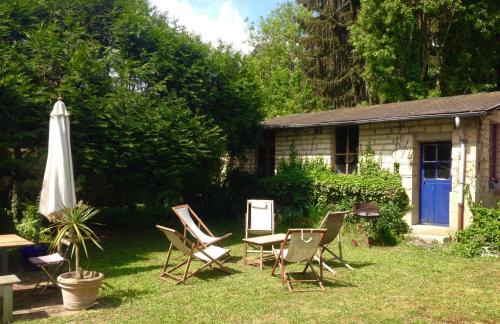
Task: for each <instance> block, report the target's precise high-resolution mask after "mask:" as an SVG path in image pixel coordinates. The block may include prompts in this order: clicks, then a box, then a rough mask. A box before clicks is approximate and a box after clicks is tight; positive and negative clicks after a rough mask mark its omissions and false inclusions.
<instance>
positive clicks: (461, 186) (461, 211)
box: [455, 116, 467, 231]
mask: <svg viewBox="0 0 500 324" xmlns="http://www.w3.org/2000/svg"><path fill="white" fill-rule="evenodd" d="M455 126H456V128H457V129H458V131H459V135H460V169H459V186H458V230H459V231H461V230H463V229H464V187H465V143H466V141H467V140H466V139H465V135H464V128H463V125H461V120H460V117H458V116H456V117H455Z"/></svg>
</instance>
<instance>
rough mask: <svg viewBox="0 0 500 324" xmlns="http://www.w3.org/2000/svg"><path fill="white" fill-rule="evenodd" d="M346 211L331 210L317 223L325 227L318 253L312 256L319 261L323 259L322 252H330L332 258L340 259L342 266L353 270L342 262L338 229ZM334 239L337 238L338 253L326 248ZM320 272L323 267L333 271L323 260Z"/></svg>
mask: <svg viewBox="0 0 500 324" xmlns="http://www.w3.org/2000/svg"><path fill="white" fill-rule="evenodd" d="M347 213H348V212H345V211H344V212H331V211H329V212H328V213H327V214H326V215H325V217H324V218H323V220H322V221H321V224H320V225H319V228H324V229H326V233H325V235H324V236H323V239H322V240H321V243H320V247H319V249H318V252H319V253H318V254H319V256H318V255H315V256H314V259H315V260H316V261H318V262H319V260H320V259H322V260H323V253H324V252H325V251H326V252H328V253H330V254H331V256H332V257H333V259H334V260H338V261H340V263H342V264H343V265H344V266H346V267H347V268H348V269H350V270H353V268H352V267H351V266H350V265H349V264H347V263H346V262H344V259H343V258H342V242H341V240H340V229H341V228H342V223H343V222H344V217H345V215H346V214H347ZM335 239H337V240H338V255H337V254H335V253H334V252H333V251H332V250H330V249H329V248H328V245H329V244H330V243H332V242H333V241H334V240H335ZM320 266H321V267H320V273H321V275H323V273H322V272H323V268H325V269H327V270H329V271H330V272H331V273H335V271H333V269H332V268H330V267H329V266H327V265H326V264H325V263H324V262H322V263H321V264H320Z"/></svg>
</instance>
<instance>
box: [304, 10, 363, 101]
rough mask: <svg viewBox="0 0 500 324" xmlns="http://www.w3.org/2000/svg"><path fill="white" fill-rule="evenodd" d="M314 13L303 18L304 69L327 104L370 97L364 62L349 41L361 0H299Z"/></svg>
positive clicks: (317, 93) (316, 93)
mask: <svg viewBox="0 0 500 324" xmlns="http://www.w3.org/2000/svg"><path fill="white" fill-rule="evenodd" d="M298 2H299V3H300V4H302V5H303V6H304V7H305V8H307V9H308V10H309V11H310V12H311V14H310V15H309V16H308V17H306V18H305V19H303V20H302V21H301V30H302V33H303V35H302V36H301V38H300V43H301V45H302V47H303V53H302V55H301V60H302V65H303V70H304V73H305V75H306V78H307V79H308V80H309V81H310V83H311V85H312V89H313V92H314V94H315V95H318V96H320V97H322V98H324V100H325V105H327V106H333V107H351V106H355V105H357V104H360V103H362V102H363V101H364V100H366V98H367V93H366V86H365V83H364V81H363V80H362V78H361V72H362V69H363V63H362V61H361V60H360V58H359V56H358V55H356V54H355V53H354V52H353V48H352V45H351V43H350V42H349V38H350V31H349V27H350V26H351V25H352V24H353V23H354V22H355V20H356V17H357V15H358V12H359V10H360V3H359V1H358V0H340V1H322V0H298Z"/></svg>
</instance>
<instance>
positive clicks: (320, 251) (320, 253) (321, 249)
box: [319, 247, 323, 280]
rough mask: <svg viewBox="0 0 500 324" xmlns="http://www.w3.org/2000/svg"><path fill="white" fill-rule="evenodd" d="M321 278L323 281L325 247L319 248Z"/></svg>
mask: <svg viewBox="0 0 500 324" xmlns="http://www.w3.org/2000/svg"><path fill="white" fill-rule="evenodd" d="M319 277H320V278H321V280H323V247H320V248H319Z"/></svg>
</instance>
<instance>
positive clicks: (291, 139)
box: [275, 127, 335, 165]
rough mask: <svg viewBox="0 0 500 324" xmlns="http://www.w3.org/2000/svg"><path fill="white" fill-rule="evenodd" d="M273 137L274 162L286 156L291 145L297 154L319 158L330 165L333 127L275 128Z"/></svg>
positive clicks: (333, 144) (333, 137) (333, 148)
mask: <svg viewBox="0 0 500 324" xmlns="http://www.w3.org/2000/svg"><path fill="white" fill-rule="evenodd" d="M275 139H276V146H275V156H276V163H278V161H279V160H281V159H286V158H288V156H289V155H290V148H291V147H292V145H293V146H294V147H295V150H296V151H297V153H298V155H299V156H301V157H304V158H309V159H315V158H320V159H323V161H325V163H327V164H328V165H332V157H333V156H335V155H334V150H335V129H334V128H333V127H309V128H297V129H277V130H276V133H275Z"/></svg>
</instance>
